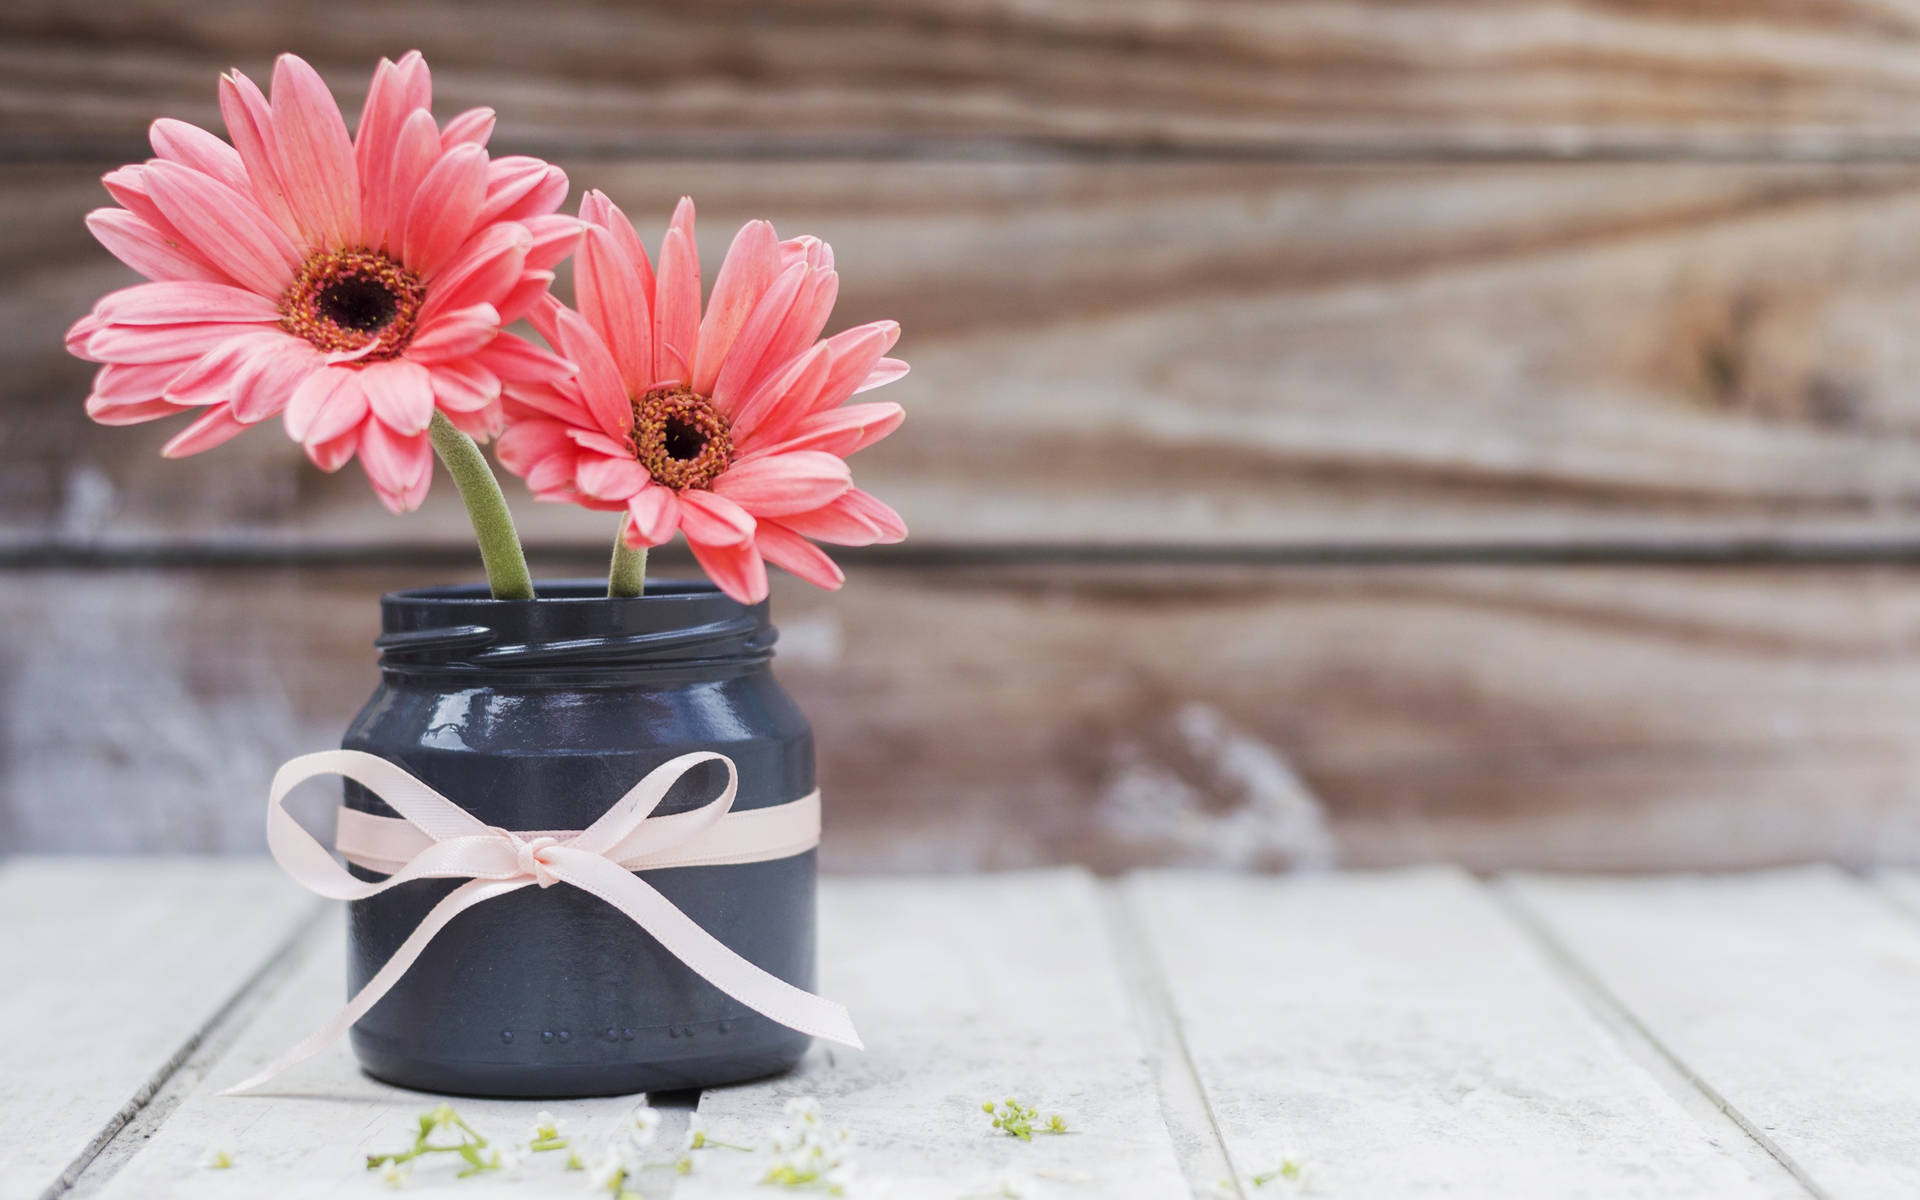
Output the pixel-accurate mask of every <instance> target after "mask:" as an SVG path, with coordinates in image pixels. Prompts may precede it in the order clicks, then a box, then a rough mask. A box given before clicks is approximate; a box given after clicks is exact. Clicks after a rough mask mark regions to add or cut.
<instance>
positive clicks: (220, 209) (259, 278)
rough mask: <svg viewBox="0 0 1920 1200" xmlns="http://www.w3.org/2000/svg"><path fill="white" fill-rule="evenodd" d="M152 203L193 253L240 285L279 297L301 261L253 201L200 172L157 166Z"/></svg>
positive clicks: (151, 171) (150, 174)
mask: <svg viewBox="0 0 1920 1200" xmlns="http://www.w3.org/2000/svg"><path fill="white" fill-rule="evenodd" d="M146 182H147V187H148V190H149V194H150V195H151V196H152V197H153V202H154V204H155V205H156V206H158V208H159V209H160V211H161V212H162V213H164V214H165V215H166V218H167V220H168V221H169V222H171V223H172V224H173V226H174V228H176V229H178V230H179V231H180V233H181V235H182V236H183V237H185V238H186V240H187V243H188V244H189V245H190V246H191V247H192V248H193V250H194V252H195V253H197V254H199V255H200V256H201V257H202V258H204V259H206V260H207V261H208V262H210V263H212V264H213V265H214V266H216V267H219V268H220V269H221V270H222V271H224V272H226V273H227V274H228V275H229V276H231V277H232V278H233V279H234V280H235V281H236V282H238V283H240V284H242V285H244V286H246V287H249V288H252V289H253V290H254V291H256V292H259V293H260V294H261V295H263V296H273V297H278V296H279V295H280V294H281V293H282V292H284V291H286V289H287V285H288V284H289V283H292V282H293V273H294V271H295V270H296V269H297V268H298V267H299V266H300V261H301V259H300V255H299V253H298V252H297V251H295V250H294V248H293V243H292V242H290V241H288V240H287V239H286V237H285V235H283V234H282V233H281V232H280V231H279V229H277V228H275V226H274V224H273V222H272V221H270V220H268V218H267V216H266V214H265V213H263V212H261V211H260V208H259V206H258V205H257V204H255V203H254V201H252V200H251V199H249V198H247V197H245V196H242V195H241V194H240V193H238V192H236V191H234V190H233V189H232V188H230V187H228V186H226V185H225V184H223V183H220V182H218V181H217V180H214V179H211V178H209V177H207V176H205V175H202V174H200V172H198V171H194V170H191V169H189V168H187V167H183V166H181V165H180V164H178V163H171V162H166V161H164V160H159V161H156V162H154V163H153V164H152V165H150V166H149V167H148V168H147V174H146Z"/></svg>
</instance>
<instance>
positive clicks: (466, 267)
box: [417, 224, 533, 326]
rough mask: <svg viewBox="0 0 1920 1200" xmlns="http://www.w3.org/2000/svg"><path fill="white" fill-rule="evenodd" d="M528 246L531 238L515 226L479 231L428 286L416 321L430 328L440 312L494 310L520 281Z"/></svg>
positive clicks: (495, 227) (522, 229) (497, 226)
mask: <svg viewBox="0 0 1920 1200" xmlns="http://www.w3.org/2000/svg"><path fill="white" fill-rule="evenodd" d="M532 244H533V237H532V235H530V234H529V233H528V232H527V231H526V229H525V228H524V227H522V226H519V225H513V224H506V225H495V226H493V227H491V228H488V229H484V230H482V231H481V232H480V233H479V234H478V235H476V236H475V237H474V239H473V240H472V241H470V242H468V243H467V244H466V245H465V246H463V247H461V249H460V253H459V254H458V256H456V257H455V258H454V260H453V261H452V262H451V263H449V264H447V268H446V270H444V271H442V272H441V273H440V277H439V278H437V279H435V280H434V281H433V283H432V285H431V286H430V287H428V289H427V302H426V303H425V304H423V305H421V306H420V314H419V316H418V318H417V320H418V321H419V322H420V324H421V325H423V326H425V325H430V324H432V323H433V320H434V318H435V317H438V316H439V315H440V314H441V313H443V312H450V311H452V310H453V309H456V308H467V307H470V306H472V305H475V304H495V308H496V311H497V309H498V305H497V303H496V302H497V301H498V300H499V299H500V298H501V297H502V296H504V295H506V294H507V293H508V292H510V291H512V290H513V287H514V285H515V284H516V283H518V282H519V281H520V272H521V268H522V266H523V265H524V264H525V263H526V261H527V248H528V247H529V246H531V245H532Z"/></svg>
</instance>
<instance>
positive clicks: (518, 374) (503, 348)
mask: <svg viewBox="0 0 1920 1200" xmlns="http://www.w3.org/2000/svg"><path fill="white" fill-rule="evenodd" d="M473 359H474V361H475V362H477V363H479V364H480V365H482V366H484V367H486V368H487V369H488V370H489V371H492V372H493V373H494V374H495V375H498V376H499V377H500V378H502V379H504V380H506V381H507V382H509V383H565V382H566V381H567V380H568V379H571V378H572V377H573V375H574V374H575V372H577V371H578V370H579V368H578V367H577V366H575V365H574V364H573V363H571V362H568V361H567V360H566V359H564V358H561V357H560V356H559V355H557V354H555V353H553V352H552V351H551V350H548V349H546V348H545V347H543V346H536V345H534V344H533V343H532V342H529V341H527V340H526V339H525V338H522V337H519V336H516V335H514V334H511V333H503V334H501V335H500V336H499V337H497V338H495V339H493V340H492V341H491V342H488V343H487V344H486V345H485V346H484V347H482V348H481V349H480V350H478V351H476V352H475V353H474V356H473Z"/></svg>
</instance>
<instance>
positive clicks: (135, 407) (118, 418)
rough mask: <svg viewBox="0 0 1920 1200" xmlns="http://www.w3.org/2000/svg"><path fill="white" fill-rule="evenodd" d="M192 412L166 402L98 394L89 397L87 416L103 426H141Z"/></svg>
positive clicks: (189, 409)
mask: <svg viewBox="0 0 1920 1200" xmlns="http://www.w3.org/2000/svg"><path fill="white" fill-rule="evenodd" d="M192 411H194V410H193V409H192V408H190V407H188V406H186V405H183V404H169V403H168V402H166V401H165V400H114V399H111V398H109V397H103V396H101V395H100V394H99V393H97V392H96V393H94V394H92V395H90V396H88V397H87V416H88V417H90V418H92V419H93V421H95V422H96V423H97V424H101V425H139V424H142V423H143V422H146V421H157V420H159V419H160V418H161V417H171V416H176V415H178V414H180V413H183V412H192Z"/></svg>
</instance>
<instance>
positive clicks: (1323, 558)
mask: <svg viewBox="0 0 1920 1200" xmlns="http://www.w3.org/2000/svg"><path fill="white" fill-rule="evenodd" d="M527 553H528V554H529V555H530V556H532V557H537V558H544V559H548V560H554V559H565V560H575V559H578V560H580V561H583V562H584V561H586V560H588V559H592V560H593V561H595V562H598V560H599V559H602V558H605V557H606V548H605V547H603V546H600V545H599V544H598V543H589V542H575V541H538V540H536V541H532V542H529V543H528V544H527ZM473 556H474V553H473V547H472V546H471V545H469V544H467V543H464V542H442V541H395V542H388V543H384V544H374V545H367V544H364V543H348V542H339V543H333V542H297V541H275V540H273V539H269V538H263V539H257V540H256V539H247V538H237V539H174V538H156V539H154V540H152V541H148V542H141V543H132V542H114V543H101V542H94V541H88V540H84V539H70V538H60V537H51V538H37V537H27V538H0V569H3V570H46V569H66V570H134V569H150V568H156V567H173V568H190V569H212V568H228V569H248V568H259V567H372V566H398V565H407V566H414V565H430V566H440V565H461V566H464V565H467V564H469V563H471V562H472V560H473ZM838 557H839V558H840V559H841V560H842V561H844V562H847V563H849V564H853V565H858V566H860V567H861V568H863V569H869V568H873V567H892V568H895V569H918V568H924V567H938V566H954V567H1004V566H1028V565H1032V566H1109V565H1125V566H1135V565H1142V564H1147V565H1151V564H1160V565H1168V566H1201V567H1205V566H1223V567H1230V566H1253V567H1260V566H1282V567H1313V566H1330V567H1356V566H1649V567H1661V566H1671V567H1772V566H1782V565H1786V566H1793V565H1804V566H1889V565H1890V566H1913V565H1920V538H1856V537H1834V538H1821V537H1812V536H1808V537H1792V536H1781V537H1738V536H1735V537H1725V538H1699V539H1658V538H1649V539H1637V540H1636V539H1581V538H1575V539H1568V540H1552V541H1525V540H1511V541H1509V540H1480V541H1449V542H1440V541H1435V542H1389V541H1366V540H1358V541H1337V542H1312V541H1305V542H1284V543H1224V544H1214V545H1206V544H1199V545H1196V544H1193V543H1173V542H1128V543H1086V542H1033V543H994V542H981V543H963V542H944V543H943V542H924V543H920V544H917V545H905V546H885V547H878V548H869V547H845V548H841V549H840V550H839V551H838Z"/></svg>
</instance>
